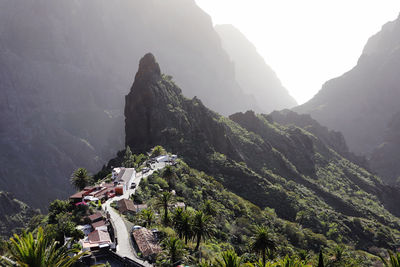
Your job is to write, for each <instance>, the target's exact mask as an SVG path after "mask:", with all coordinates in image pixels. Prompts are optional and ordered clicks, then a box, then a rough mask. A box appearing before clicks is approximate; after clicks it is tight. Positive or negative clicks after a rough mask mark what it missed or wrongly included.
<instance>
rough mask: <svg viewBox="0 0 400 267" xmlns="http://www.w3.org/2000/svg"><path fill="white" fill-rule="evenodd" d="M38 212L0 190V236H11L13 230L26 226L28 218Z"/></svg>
mask: <svg viewBox="0 0 400 267" xmlns="http://www.w3.org/2000/svg"><path fill="white" fill-rule="evenodd" d="M38 214H39V213H38V212H37V211H35V210H33V209H32V208H31V207H29V206H28V205H26V204H25V203H23V202H21V201H19V200H17V199H16V198H15V197H14V196H13V195H12V194H11V193H7V192H0V237H4V238H8V237H11V236H12V234H13V233H14V231H17V230H20V229H23V228H26V226H27V224H28V222H29V220H30V219H32V217H33V216H35V215H38Z"/></svg>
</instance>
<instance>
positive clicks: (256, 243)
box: [251, 227, 276, 266]
mask: <svg viewBox="0 0 400 267" xmlns="http://www.w3.org/2000/svg"><path fill="white" fill-rule="evenodd" d="M252 239H253V241H252V243H251V250H252V251H254V252H256V253H257V254H261V257H262V263H263V266H265V263H266V260H267V253H272V252H273V251H275V250H276V244H275V241H274V240H273V239H272V237H271V236H270V234H269V233H268V230H267V228H265V227H257V229H256V233H255V235H254V236H253V238H252Z"/></svg>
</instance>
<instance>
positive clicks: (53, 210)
mask: <svg viewBox="0 0 400 267" xmlns="http://www.w3.org/2000/svg"><path fill="white" fill-rule="evenodd" d="M70 210H71V204H70V203H69V201H66V200H60V199H56V200H54V201H53V202H51V203H50V206H49V219H48V222H49V223H56V222H57V220H56V217H57V215H59V214H61V213H66V212H69V211H70Z"/></svg>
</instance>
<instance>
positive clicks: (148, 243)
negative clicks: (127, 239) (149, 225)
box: [133, 227, 162, 257]
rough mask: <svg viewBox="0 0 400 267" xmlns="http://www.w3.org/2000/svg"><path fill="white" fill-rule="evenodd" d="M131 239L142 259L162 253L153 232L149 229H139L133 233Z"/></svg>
mask: <svg viewBox="0 0 400 267" xmlns="http://www.w3.org/2000/svg"><path fill="white" fill-rule="evenodd" d="M133 237H134V238H135V241H136V244H137V245H138V247H139V250H140V252H142V254H143V256H144V257H148V256H151V255H154V254H158V253H160V252H161V251H162V249H161V247H160V245H159V244H158V243H157V240H156V239H155V237H154V235H153V232H151V231H150V230H149V229H146V228H144V227H143V228H141V229H139V230H135V231H133Z"/></svg>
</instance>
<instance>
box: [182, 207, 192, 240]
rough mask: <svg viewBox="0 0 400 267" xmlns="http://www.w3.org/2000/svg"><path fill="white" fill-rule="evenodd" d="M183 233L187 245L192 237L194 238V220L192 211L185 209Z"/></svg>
mask: <svg viewBox="0 0 400 267" xmlns="http://www.w3.org/2000/svg"><path fill="white" fill-rule="evenodd" d="M181 228H182V234H183V237H184V238H185V244H186V245H187V243H188V241H189V239H190V238H192V235H193V231H192V220H191V216H190V213H189V212H188V211H185V212H184V213H183V216H182V225H181Z"/></svg>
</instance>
